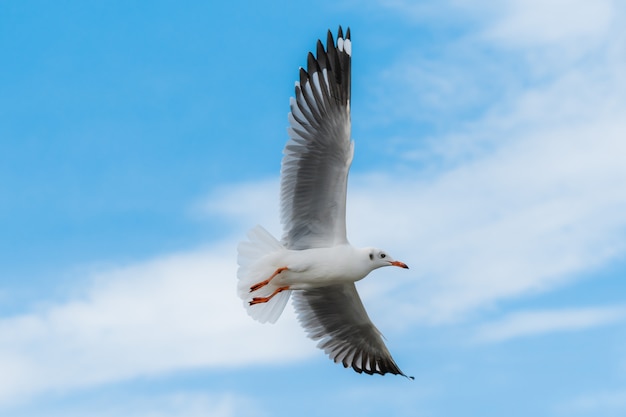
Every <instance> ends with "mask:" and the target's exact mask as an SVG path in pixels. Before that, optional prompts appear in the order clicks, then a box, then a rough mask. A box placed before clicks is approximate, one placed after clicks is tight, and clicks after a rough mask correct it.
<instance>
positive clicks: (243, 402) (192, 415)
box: [31, 391, 267, 417]
mask: <svg viewBox="0 0 626 417" xmlns="http://www.w3.org/2000/svg"><path fill="white" fill-rule="evenodd" d="M31 415H41V416H42V417H43V416H45V417H56V416H59V417H75V416H76V417H78V416H85V415H89V416H90V417H119V416H124V417H146V416H149V417H231V416H247V417H254V416H265V415H267V414H266V413H264V412H263V411H262V409H261V407H260V405H259V404H256V403H254V402H253V401H252V400H251V399H249V398H247V397H243V396H241V395H235V394H232V393H220V394H208V393H206V392H202V393H200V392H194V391H186V392H185V391H183V392H166V393H159V394H158V395H151V396H145V395H141V394H139V395H137V394H135V395H132V396H130V395H128V396H126V395H123V399H122V400H121V401H117V402H108V401H107V402H106V404H101V405H100V406H94V404H93V403H92V404H89V408H88V409H85V406H84V405H81V404H72V405H70V406H65V407H63V409H62V410H60V411H59V412H57V411H55V410H54V409H46V410H44V411H43V412H41V413H37V412H33V413H31Z"/></svg>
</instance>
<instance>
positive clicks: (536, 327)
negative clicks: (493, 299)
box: [474, 307, 626, 342]
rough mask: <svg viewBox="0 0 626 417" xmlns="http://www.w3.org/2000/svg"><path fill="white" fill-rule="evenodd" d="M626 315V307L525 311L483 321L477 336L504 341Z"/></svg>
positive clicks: (608, 321)
mask: <svg viewBox="0 0 626 417" xmlns="http://www.w3.org/2000/svg"><path fill="white" fill-rule="evenodd" d="M625 318H626V307H595V308H577V309H561V310H537V311H522V312H516V313H513V314H510V315H508V316H506V317H504V318H502V319H500V320H497V321H496V322H492V323H486V324H483V325H481V326H480V327H479V328H478V329H477V331H476V333H475V335H474V340H475V341H477V342H501V341H505V340H509V339H515V338H519V337H528V336H536V335H541V334H545V333H552V332H561V331H575V330H583V329H587V328H590V327H597V326H604V325H609V324H613V323H616V322H618V321H622V320H624V319H625Z"/></svg>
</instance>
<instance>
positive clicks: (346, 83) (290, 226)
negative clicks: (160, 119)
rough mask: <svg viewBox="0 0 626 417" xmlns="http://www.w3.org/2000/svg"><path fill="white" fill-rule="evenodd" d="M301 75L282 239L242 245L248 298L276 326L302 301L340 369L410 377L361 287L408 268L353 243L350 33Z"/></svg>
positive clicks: (312, 332)
mask: <svg viewBox="0 0 626 417" xmlns="http://www.w3.org/2000/svg"><path fill="white" fill-rule="evenodd" d="M316 49H317V50H316V55H315V56H314V55H313V53H311V52H309V54H308V58H307V69H306V70H305V69H304V68H300V74H299V75H300V81H299V82H298V81H297V82H296V85H295V91H296V94H295V95H296V97H295V98H293V97H292V98H291V100H290V108H291V112H290V113H289V116H288V118H289V128H288V133H289V140H288V141H287V144H286V146H285V149H284V151H283V160H282V167H281V185H280V214H281V223H282V225H283V237H282V241H278V240H277V239H276V238H274V237H273V236H272V235H271V234H270V233H269V232H268V231H267V230H265V229H264V228H263V227H262V226H256V227H254V228H253V229H252V230H250V231H249V232H248V234H247V237H248V240H246V241H243V242H241V243H240V244H239V245H238V248H237V249H238V257H237V262H238V264H239V269H238V270H237V278H238V287H237V290H238V295H239V297H240V298H241V299H242V300H243V301H244V306H245V308H246V310H247V312H248V314H249V315H250V316H251V317H252V318H254V319H256V320H258V321H260V322H262V323H264V322H270V323H275V322H276V320H278V318H279V317H280V315H281V314H282V312H283V310H284V308H285V305H286V304H287V301H288V300H289V298H290V296H291V294H292V293H293V298H294V302H293V304H294V307H295V310H296V314H297V316H298V320H299V322H300V324H301V325H302V327H304V329H305V330H306V332H307V335H308V336H309V337H310V338H311V339H313V340H317V341H319V343H318V345H317V346H318V347H319V348H320V349H322V350H324V351H325V352H326V353H327V354H328V356H329V357H330V358H331V359H332V360H333V361H334V362H335V363H339V362H340V363H341V364H343V366H344V367H345V368H348V367H352V369H354V370H355V371H356V372H358V373H362V372H364V373H366V374H370V375H372V374H380V375H384V374H387V373H391V374H396V375H402V376H405V377H406V375H405V374H404V373H403V372H402V371H401V370H400V369H399V368H398V365H397V364H396V362H395V361H394V360H393V358H392V357H391V354H390V353H389V350H388V349H387V347H386V346H385V343H384V342H383V338H382V334H381V333H380V331H379V330H378V329H377V328H376V327H375V326H374V324H373V323H372V321H371V320H370V318H369V317H368V315H367V312H366V311H365V308H364V306H363V303H362V302H361V299H360V297H359V294H358V293H357V290H356V286H355V282H356V281H359V280H361V279H363V278H365V276H367V275H368V274H369V273H370V272H372V271H373V270H375V269H378V268H381V267H384V266H397V267H400V268H407V269H408V267H407V265H406V264H405V263H403V262H400V261H397V260H394V259H393V258H392V257H391V256H390V255H389V254H388V253H387V252H385V251H384V250H381V249H377V248H373V247H367V248H355V247H353V246H351V245H350V243H349V242H348V239H347V236H346V189H347V183H348V171H349V169H350V165H351V163H352V157H353V155H354V142H353V141H352V140H351V139H350V77H351V70H350V66H351V55H352V43H351V40H350V29H349V28H348V30H347V31H346V35H345V36H344V34H343V31H342V29H341V26H340V27H339V31H338V34H337V42H336V43H335V41H334V40H333V35H332V33H331V32H330V30H329V31H328V35H327V42H326V49H324V46H323V44H322V42H321V41H320V40H318V41H317V48H316Z"/></svg>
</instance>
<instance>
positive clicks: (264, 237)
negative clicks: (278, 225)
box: [237, 225, 291, 323]
mask: <svg viewBox="0 0 626 417" xmlns="http://www.w3.org/2000/svg"><path fill="white" fill-rule="evenodd" d="M248 239H249V240H247V241H244V242H241V243H239V245H238V246H237V252H238V256H237V263H238V264H239V269H238V270H237V278H238V279H239V283H238V285H237V294H238V295H239V298H241V299H242V300H243V301H244V307H245V308H246V310H247V312H248V314H249V315H250V316H251V317H252V318H254V319H255V320H258V321H260V322H261V323H265V322H270V323H275V322H276V320H278V318H279V317H280V315H281V314H282V312H283V310H284V309H285V305H287V301H288V300H289V296H290V295H291V291H283V292H280V293H278V294H276V295H275V296H274V297H272V299H271V300H270V301H268V302H267V303H259V304H255V305H250V304H249V302H250V300H252V298H253V297H267V296H269V295H270V294H271V293H272V292H274V290H275V289H276V288H278V287H277V286H276V285H274V284H273V283H272V282H271V281H270V283H269V284H268V285H266V286H264V287H262V288H260V289H258V290H256V291H255V292H254V293H251V292H250V287H251V286H253V285H254V284H257V283H259V282H261V281H264V280H266V279H267V278H269V277H270V276H271V275H272V274H273V273H274V271H276V269H277V268H280V267H281V266H285V265H278V264H276V260H277V259H279V258H280V256H268V255H270V254H277V252H281V251H284V250H286V249H285V247H284V246H283V245H281V244H280V242H279V241H278V240H276V238H275V237H274V236H272V235H271V234H270V233H269V232H268V231H267V230H265V229H264V228H263V227H262V226H258V225H257V226H256V227H254V228H253V229H251V230H250V231H249V232H248Z"/></svg>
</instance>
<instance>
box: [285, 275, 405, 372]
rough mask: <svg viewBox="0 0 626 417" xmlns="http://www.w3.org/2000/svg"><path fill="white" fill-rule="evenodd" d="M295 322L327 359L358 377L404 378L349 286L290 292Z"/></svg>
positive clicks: (341, 285) (359, 300) (351, 287)
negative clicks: (392, 375) (354, 372)
mask: <svg viewBox="0 0 626 417" xmlns="http://www.w3.org/2000/svg"><path fill="white" fill-rule="evenodd" d="M294 306H295V308H296V312H297V314H298V320H299V321H300V323H301V324H302V326H303V327H304V328H305V329H306V331H307V334H308V336H309V337H310V338H311V339H313V340H319V343H318V345H317V346H318V347H319V348H320V349H323V350H324V352H326V353H327V354H328V356H330V358H331V359H332V360H333V361H335V363H337V362H341V363H342V364H343V366H344V367H345V368H347V367H349V366H351V367H352V369H354V370H355V371H357V372H358V373H361V372H365V373H366V374H370V375H371V374H374V373H377V374H381V375H384V374H386V373H392V374H396V375H403V376H406V375H405V374H404V373H402V371H400V369H399V368H398V365H396V363H395V361H394V360H393V358H392V357H391V353H389V350H388V349H387V347H386V346H385V343H384V342H383V339H382V335H381V333H380V331H378V329H377V328H376V327H375V326H374V324H373V323H372V321H371V320H370V318H369V317H368V316H367V313H366V312H365V308H364V307H363V303H362V302H361V299H360V298H359V294H358V293H357V291H356V287H355V286H354V284H353V283H349V284H337V285H332V286H328V287H321V288H316V289H312V290H303V291H294Z"/></svg>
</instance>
